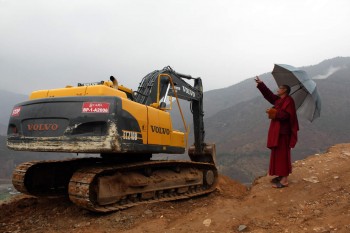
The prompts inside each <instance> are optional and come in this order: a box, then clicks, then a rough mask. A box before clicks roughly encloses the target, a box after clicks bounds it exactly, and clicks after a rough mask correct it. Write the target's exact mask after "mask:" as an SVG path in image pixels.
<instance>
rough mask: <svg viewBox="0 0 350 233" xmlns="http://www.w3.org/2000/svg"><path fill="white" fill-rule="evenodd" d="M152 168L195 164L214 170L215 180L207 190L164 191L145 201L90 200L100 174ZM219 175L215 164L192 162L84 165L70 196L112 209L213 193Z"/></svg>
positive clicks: (100, 208)
mask: <svg viewBox="0 0 350 233" xmlns="http://www.w3.org/2000/svg"><path fill="white" fill-rule="evenodd" d="M149 167H155V168H160V167H192V168H196V169H199V170H212V171H213V172H214V175H215V181H214V183H213V185H212V186H211V187H210V188H208V189H205V188H204V187H205V186H203V187H202V188H198V187H197V188H193V189H192V190H189V191H188V192H186V193H182V194H179V193H176V192H172V193H169V194H168V193H166V192H165V194H163V195H161V196H159V195H155V197H154V198H152V199H149V200H142V199H141V198H138V199H137V200H135V199H133V200H131V199H127V198H126V199H122V200H121V201H118V202H117V203H114V204H109V205H103V206H101V205H98V203H94V201H93V200H91V197H92V196H94V194H93V193H92V192H91V190H95V187H93V185H94V180H95V179H96V178H97V177H98V176H103V174H104V173H110V172H112V173H115V172H119V171H131V170H138V169H143V168H149ZM217 177H218V175H217V169H216V167H215V166H214V165H213V164H209V163H200V162H190V161H147V162H139V163H132V164H121V165H115V166H96V167H90V168H83V169H80V170H78V171H76V172H75V173H74V175H73V177H72V178H71V180H70V183H69V198H70V200H71V201H72V202H73V203H75V204H76V205H78V206H81V207H83V208H85V209H88V210H91V211H94V212H112V211H117V210H122V209H126V208H129V207H133V206H136V205H140V204H145V203H155V202H160V201H173V200H180V199H186V198H191V197H195V196H199V195H203V194H207V193H210V192H213V191H214V190H215V189H216V184H217V180H218V178H217Z"/></svg>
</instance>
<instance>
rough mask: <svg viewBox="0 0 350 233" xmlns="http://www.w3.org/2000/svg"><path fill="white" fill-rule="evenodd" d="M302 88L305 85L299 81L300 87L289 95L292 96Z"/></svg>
mask: <svg viewBox="0 0 350 233" xmlns="http://www.w3.org/2000/svg"><path fill="white" fill-rule="evenodd" d="M301 89H303V85H301V83H299V88H298V89H296V90H295V91H293V93H291V94H289V95H290V96H291V95H293V94H294V93H295V92H297V91H299V90H301Z"/></svg>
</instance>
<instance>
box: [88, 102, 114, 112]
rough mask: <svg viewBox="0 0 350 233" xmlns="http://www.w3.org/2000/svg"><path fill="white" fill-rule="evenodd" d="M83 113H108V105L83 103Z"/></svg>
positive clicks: (103, 103)
mask: <svg viewBox="0 0 350 233" xmlns="http://www.w3.org/2000/svg"><path fill="white" fill-rule="evenodd" d="M82 112H83V113H109V103H105V102H84V103H83V108H82Z"/></svg>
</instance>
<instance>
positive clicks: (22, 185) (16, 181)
mask: <svg viewBox="0 0 350 233" xmlns="http://www.w3.org/2000/svg"><path fill="white" fill-rule="evenodd" d="M98 161H102V159H101V158H71V159H63V160H41V161H30V162H25V163H22V164H20V165H18V166H17V167H16V168H15V170H14V171H13V174H12V184H13V186H14V187H15V188H16V190H17V191H19V192H21V193H24V194H28V195H34V194H33V193H30V192H29V191H28V190H27V188H26V181H25V179H26V175H27V173H28V170H30V169H31V168H33V167H35V166H37V165H43V164H63V163H66V164H67V166H69V165H72V163H76V164H78V163H81V164H83V165H87V164H91V165H93V164H95V163H96V162H98ZM75 166H76V167H77V169H78V168H79V167H80V166H81V165H79V166H78V165H75ZM66 195H67V194H66ZM35 196H38V195H35ZM39 196H40V195H39ZM45 196H64V195H62V194H55V193H52V194H50V195H45Z"/></svg>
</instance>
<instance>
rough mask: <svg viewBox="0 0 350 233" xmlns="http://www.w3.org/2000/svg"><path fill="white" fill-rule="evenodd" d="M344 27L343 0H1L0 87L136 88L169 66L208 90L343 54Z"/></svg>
mask: <svg viewBox="0 0 350 233" xmlns="http://www.w3.org/2000/svg"><path fill="white" fill-rule="evenodd" d="M349 22H350V1H349V0H332V1H331V0H293V1H292V0H289V1H287V0H284V1H282V0H240V1H238V0H211V1H209V0H143V1H142V0H111V1H107V0H98V1H97V0H96V1H89V0H67V1H65V0H60V1H58V0H49V1H48V0H0V84H1V86H0V89H6V90H11V91H13V92H18V93H24V94H29V93H30V92H31V91H32V90H38V89H47V88H58V87H64V86H65V85H67V84H70V85H76V84H77V83H78V82H93V81H101V80H108V79H109V76H110V75H114V76H115V77H117V78H118V80H119V83H120V84H123V85H125V86H128V87H130V88H132V89H136V88H137V86H138V84H139V82H140V80H141V78H142V77H143V76H145V75H146V74H147V73H149V72H151V71H153V70H156V69H161V68H163V67H164V66H167V65H170V66H172V67H173V68H174V69H175V70H176V71H178V72H180V73H185V74H190V75H192V76H196V77H198V76H200V77H202V78H203V84H204V89H205V90H212V89H217V88H222V87H226V86H230V85H233V84H235V83H237V82H240V81H242V80H244V79H247V78H250V77H253V76H255V75H257V74H261V73H265V72H268V71H271V70H272V68H273V64H274V63H283V64H289V65H293V66H307V65H314V64H317V63H319V62H321V61H323V60H325V59H329V58H333V57H336V56H349V55H350V44H349V41H350V30H349Z"/></svg>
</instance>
